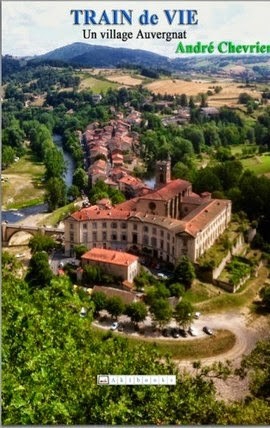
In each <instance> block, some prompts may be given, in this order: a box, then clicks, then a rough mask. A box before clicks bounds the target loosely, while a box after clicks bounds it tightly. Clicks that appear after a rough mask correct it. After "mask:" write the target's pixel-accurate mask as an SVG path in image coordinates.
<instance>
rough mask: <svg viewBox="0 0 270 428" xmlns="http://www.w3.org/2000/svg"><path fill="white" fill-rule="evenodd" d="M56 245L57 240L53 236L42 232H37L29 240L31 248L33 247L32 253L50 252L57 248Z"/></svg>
mask: <svg viewBox="0 0 270 428" xmlns="http://www.w3.org/2000/svg"><path fill="white" fill-rule="evenodd" d="M55 246H56V242H55V240H54V239H53V238H52V237H51V236H48V235H42V234H41V233H37V234H36V235H35V236H33V237H32V238H31V239H30V241H29V248H30V249H31V253H32V254H33V253H36V252H37V251H46V252H49V251H51V250H52V249H53V248H55Z"/></svg>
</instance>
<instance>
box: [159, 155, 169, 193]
mask: <svg viewBox="0 0 270 428" xmlns="http://www.w3.org/2000/svg"><path fill="white" fill-rule="evenodd" d="M170 181H171V157H170V155H168V159H167V160H165V161H157V163H156V186H155V187H156V189H159V188H160V187H163V186H165V184H168V183H169V182H170Z"/></svg>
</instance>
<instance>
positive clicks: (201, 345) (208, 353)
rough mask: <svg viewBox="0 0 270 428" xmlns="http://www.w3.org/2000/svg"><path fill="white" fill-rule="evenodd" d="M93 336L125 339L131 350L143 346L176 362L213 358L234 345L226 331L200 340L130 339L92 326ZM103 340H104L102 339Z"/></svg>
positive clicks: (232, 339)
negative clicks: (168, 356)
mask: <svg viewBox="0 0 270 428" xmlns="http://www.w3.org/2000/svg"><path fill="white" fill-rule="evenodd" d="M92 328H93V329H94V331H95V334H96V335H98V336H99V337H100V338H104V337H106V336H108V335H110V336H117V337H119V338H120V337H121V338H125V339H126V340H127V341H128V343H129V345H130V346H131V347H132V348H135V347H136V348H137V347H138V345H144V346H145V347H146V348H153V347H154V348H155V349H157V350H158V351H159V352H160V353H161V354H162V355H164V356H166V355H170V356H171V357H172V358H173V359H176V360H184V359H191V360H199V359H201V358H207V357H213V356H215V355H219V354H223V353H225V352H227V351H229V350H230V349H231V348H232V347H233V346H234V345H235V340H236V338H235V335H234V334H233V333H232V332H231V331H228V330H216V332H215V335H214V336H211V337H204V338H202V339H194V340H186V339H178V340H177V339H170V340H165V339H160V340H158V339H155V338H153V339H149V338H145V337H142V336H141V337H137V338H135V337H130V336H128V335H125V334H123V333H111V332H106V333H104V332H103V331H101V329H99V328H98V327H95V326H92ZM103 340H104V339H103Z"/></svg>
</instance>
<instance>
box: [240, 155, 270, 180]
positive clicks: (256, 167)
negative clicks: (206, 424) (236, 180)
mask: <svg viewBox="0 0 270 428" xmlns="http://www.w3.org/2000/svg"><path fill="white" fill-rule="evenodd" d="M241 163H242V165H243V167H244V168H245V169H250V170H251V171H253V172H254V173H255V174H256V175H262V174H264V175H267V176H268V177H270V155H269V154H264V155H261V156H254V157H252V158H248V159H242V160H241Z"/></svg>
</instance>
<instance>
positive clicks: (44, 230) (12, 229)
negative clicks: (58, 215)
mask: <svg viewBox="0 0 270 428" xmlns="http://www.w3.org/2000/svg"><path fill="white" fill-rule="evenodd" d="M1 231H2V247H8V245H9V241H10V239H11V238H12V236H14V235H15V234H16V233H18V232H28V233H30V234H31V235H33V236H35V235H36V234H37V233H40V234H42V235H50V236H58V237H60V236H61V238H62V237H63V235H64V229H57V228H53V227H37V226H27V225H17V224H12V223H2V225H1Z"/></svg>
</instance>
